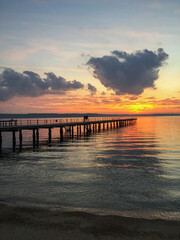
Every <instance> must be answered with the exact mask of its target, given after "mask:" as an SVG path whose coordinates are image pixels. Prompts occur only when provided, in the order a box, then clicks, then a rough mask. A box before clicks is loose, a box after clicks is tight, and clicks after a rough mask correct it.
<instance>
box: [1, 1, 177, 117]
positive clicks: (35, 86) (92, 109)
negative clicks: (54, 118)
mask: <svg viewBox="0 0 180 240" xmlns="http://www.w3.org/2000/svg"><path fill="white" fill-rule="evenodd" d="M0 74H1V75H0V113H41V112H42V113H87V112H89V113H110V114H113V113H114V114H127V113H128V114H129V113H132V114H133V113H144V114H149V113H180V1H179V0H171V1H170V0H161V1H156V0H155V1H150V0H126V1H124V0H111V1H110V0H96V1H95V0H51V1H49V0H23V1H22V0H0Z"/></svg>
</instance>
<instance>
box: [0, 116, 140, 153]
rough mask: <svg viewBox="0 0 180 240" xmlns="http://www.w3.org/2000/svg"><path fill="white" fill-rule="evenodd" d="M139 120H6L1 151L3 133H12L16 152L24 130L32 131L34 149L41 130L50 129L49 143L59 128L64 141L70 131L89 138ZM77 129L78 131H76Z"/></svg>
mask: <svg viewBox="0 0 180 240" xmlns="http://www.w3.org/2000/svg"><path fill="white" fill-rule="evenodd" d="M136 120H137V118H127V119H118V118H111V119H110V118H106V119H89V120H84V121H83V120H77V119H75V120H72V119H69V120H67V119H66V120H62V119H48V120H44V119H43V120H41V119H38V120H13V119H12V120H5V121H2V120H1V121H0V151H1V150H2V142H3V135H2V133H3V132H12V148H13V151H15V150H16V132H18V133H19V149H20V150H21V149H22V146H23V130H29V131H32V145H33V146H32V147H33V148H36V147H38V146H39V142H40V141H39V130H40V129H48V142H49V143H51V141H52V129H53V128H59V139H60V141H63V139H64V133H65V132H66V131H69V134H70V137H71V138H74V136H75V134H74V132H75V130H76V136H87V135H89V134H91V133H95V132H100V131H101V130H102V131H105V130H109V129H113V128H120V127H125V126H128V125H131V124H134V123H136ZM75 128H76V129H75Z"/></svg>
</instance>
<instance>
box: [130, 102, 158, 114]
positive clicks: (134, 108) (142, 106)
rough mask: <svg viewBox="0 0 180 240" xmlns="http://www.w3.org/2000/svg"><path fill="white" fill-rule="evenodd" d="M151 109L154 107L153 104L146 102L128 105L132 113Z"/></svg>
mask: <svg viewBox="0 0 180 240" xmlns="http://www.w3.org/2000/svg"><path fill="white" fill-rule="evenodd" d="M152 109H154V106H153V104H147V103H146V104H140V103H136V104H133V105H130V106H129V110H130V111H132V112H134V113H141V112H143V111H146V110H152Z"/></svg>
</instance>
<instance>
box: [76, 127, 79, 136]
mask: <svg viewBox="0 0 180 240" xmlns="http://www.w3.org/2000/svg"><path fill="white" fill-rule="evenodd" d="M76 127H77V130H76V131H77V137H78V135H79V125H77V126H76Z"/></svg>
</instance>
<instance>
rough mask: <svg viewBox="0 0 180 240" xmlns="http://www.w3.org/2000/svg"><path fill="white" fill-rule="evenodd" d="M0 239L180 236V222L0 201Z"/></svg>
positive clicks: (154, 239)
mask: <svg viewBox="0 0 180 240" xmlns="http://www.w3.org/2000/svg"><path fill="white" fill-rule="evenodd" d="M0 239H1V240H25V239H26V240H30V239H38V240H41V239H43V240H46V239H55V240H56V239H60V240H69V239H81V240H85V239H86V240H90V239H92V240H94V239H105V240H106V239H123V240H128V239H135V240H136V239H148V240H150V239H151V240H156V239H157V240H158V239H171V240H173V239H174V240H175V239H180V222H179V221H166V220H147V219H137V218H128V217H120V216H110V215H104V216H100V215H94V214H90V213H85V212H60V211H50V210H47V209H41V208H24V207H12V206H7V205H4V204H0Z"/></svg>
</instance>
